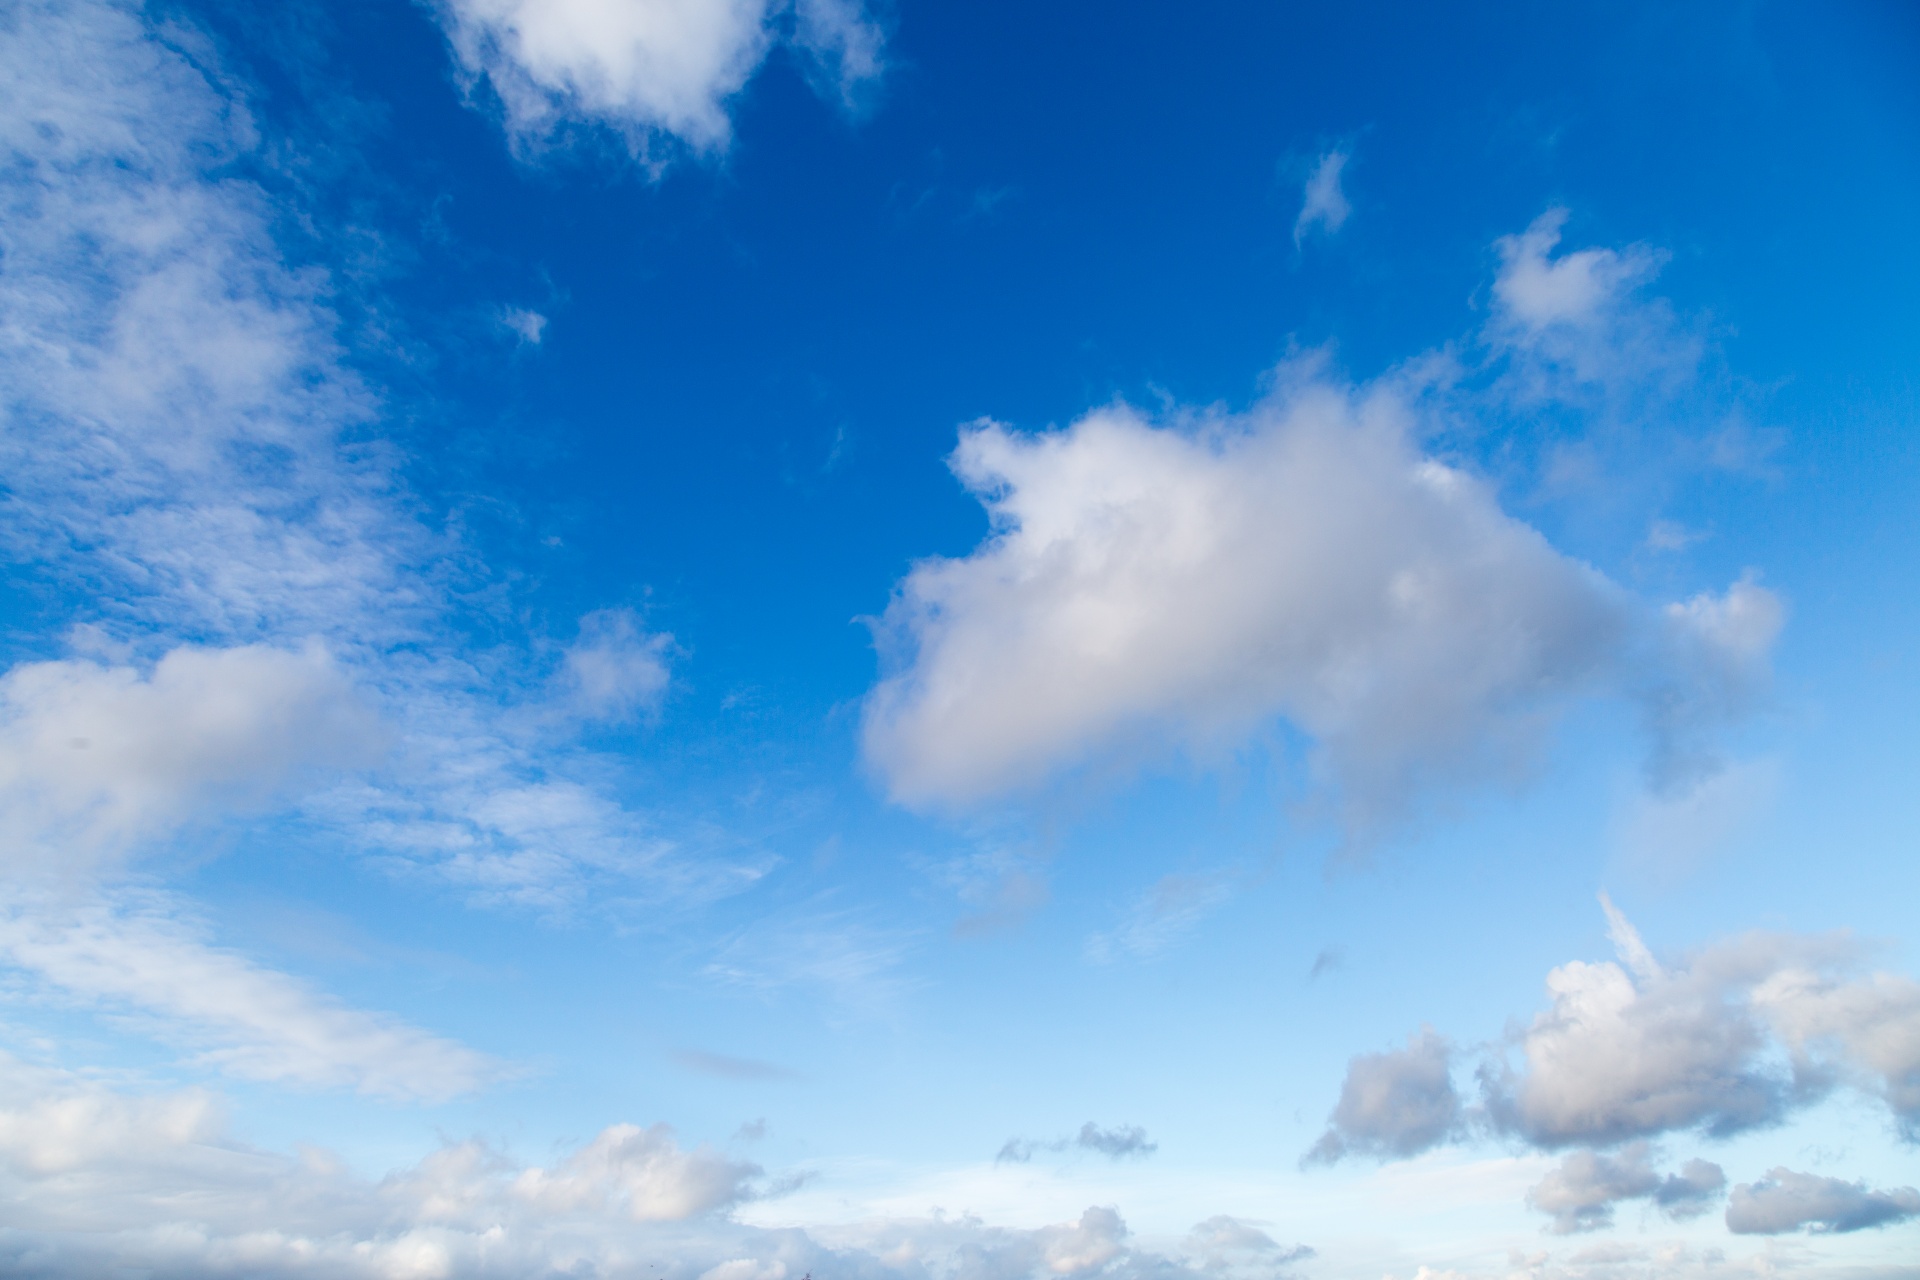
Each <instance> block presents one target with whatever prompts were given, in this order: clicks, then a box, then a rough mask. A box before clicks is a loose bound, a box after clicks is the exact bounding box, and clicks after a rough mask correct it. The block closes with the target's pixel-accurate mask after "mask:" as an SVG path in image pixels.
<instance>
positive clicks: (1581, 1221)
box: [1527, 1142, 1727, 1235]
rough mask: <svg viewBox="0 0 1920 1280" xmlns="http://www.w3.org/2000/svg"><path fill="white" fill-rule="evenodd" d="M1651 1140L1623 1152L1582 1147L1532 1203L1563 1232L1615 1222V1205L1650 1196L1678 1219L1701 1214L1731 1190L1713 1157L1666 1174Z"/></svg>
mask: <svg viewBox="0 0 1920 1280" xmlns="http://www.w3.org/2000/svg"><path fill="white" fill-rule="evenodd" d="M1653 1159H1654V1150H1653V1146H1652V1144H1651V1143H1647V1142H1630V1143H1628V1144H1627V1145H1626V1146H1624V1147H1622V1148H1621V1149H1620V1150H1619V1152H1617V1153H1615V1154H1612V1155H1608V1154H1604V1153H1602V1152H1598V1151H1576V1152H1573V1153H1572V1154H1571V1155H1568V1156H1567V1157H1566V1158H1565V1159H1564V1160H1562V1161H1561V1162H1560V1166H1559V1168H1557V1169H1555V1170H1554V1171H1553V1172H1551V1173H1549V1174H1548V1175H1547V1176H1546V1177H1545V1178H1543V1179H1541V1180H1540V1183H1539V1184H1538V1185H1537V1186H1535V1187H1534V1188H1533V1190H1531V1191H1529V1192H1528V1193H1527V1203H1528V1204H1530V1205H1532V1206H1533V1207H1534V1208H1535V1209H1538V1210H1539V1211H1540V1212H1542V1213H1545V1214H1549V1215H1551V1216H1552V1218H1553V1223H1552V1230H1553V1231H1554V1232H1556V1233H1557V1234H1560V1235H1567V1234H1571V1233H1573V1232H1578V1231H1597V1230H1599V1229H1600V1228H1602V1227H1607V1226H1611V1225H1612V1223H1613V1211H1614V1208H1615V1206H1617V1205H1619V1204H1621V1203H1623V1202H1625V1201H1631V1200H1645V1201H1648V1202H1650V1203H1652V1204H1654V1205H1656V1206H1658V1207H1659V1208H1660V1209H1661V1210H1662V1211H1664V1212H1665V1213H1666V1214H1667V1216H1668V1217H1671V1218H1677V1219H1686V1218H1697V1217H1699V1216H1701V1215H1702V1214H1704V1213H1706V1212H1707V1211H1708V1210H1709V1209H1711V1208H1712V1207H1713V1206H1714V1204H1715V1203H1716V1202H1718V1200H1719V1199H1720V1197H1721V1195H1722V1194H1723V1193H1724V1192H1725V1191H1726V1189H1727V1176H1726V1174H1725V1172H1724V1171H1722V1170H1721V1168H1720V1166H1719V1165H1717V1164H1714V1163H1712V1162H1711V1161H1707V1160H1698V1159H1695V1160H1689V1161H1687V1162H1686V1163H1685V1164H1684V1165H1682V1166H1681V1167H1680V1169H1679V1170H1678V1172H1675V1173H1669V1174H1666V1175H1665V1176H1662V1175H1661V1174H1660V1173H1659V1172H1658V1171H1656V1170H1655V1168H1654V1166H1653Z"/></svg>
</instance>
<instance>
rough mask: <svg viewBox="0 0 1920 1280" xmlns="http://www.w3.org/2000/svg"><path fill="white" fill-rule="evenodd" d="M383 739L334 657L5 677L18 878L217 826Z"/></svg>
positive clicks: (4, 729)
mask: <svg viewBox="0 0 1920 1280" xmlns="http://www.w3.org/2000/svg"><path fill="white" fill-rule="evenodd" d="M381 745H382V735H381V732H380V728H379V726H378V724H377V723H376V722H375V719H374V717H373V715H372V714H371V713H370V712H369V711H368V710H367V709H366V708H365V707H364V705H363V704H362V703H361V702H360V701H359V700H358V699H357V698H356V696H355V695H354V693H353V691H352V689H351V687H350V685H349V682H348V679H347V676H346V674H345V673H344V672H343V671H341V669H340V668H339V666H338V665H337V664H336V663H335V662H334V661H333V659H332V657H331V656H330V655H329V654H328V653H327V651H326V650H325V649H324V648H321V647H320V646H318V645H311V646H308V647H307V648H306V649H305V650H302V651H300V652H291V653H290V652H287V651H284V650H280V649H273V648H268V647H266V646H262V645H247V646H242V647H239V648H233V649H197V648H187V647H182V648H178V649H175V650H173V651H171V652H170V653H168V654H166V655H165V656H164V657H162V658H161V659H160V660H159V661H158V662H157V663H155V664H154V666H153V669H152V670H151V671H150V672H144V673H143V672H141V671H138V670H136V669H134V668H132V667H126V666H104V665H101V664H100V663H97V662H93V661H89V660H85V659H75V660H71V661H64V662H34V663H23V664H21V665H20V666H17V667H14V668H13V669H12V670H11V671H8V672H7V673H6V674H5V675H4V676H0V831H4V832H5V833H6V837H7V846H8V847H7V852H6V855H5V857H6V860H7V861H8V862H9V863H12V864H13V870H14V871H15V872H16V873H18V872H19V871H21V870H23V869H25V868H27V867H33V868H34V869H39V868H40V867H42V866H45V865H46V864H48V863H52V864H53V865H54V866H55V867H57V868H58V869H60V870H62V871H71V870H73V869H74V868H75V866H76V864H82V865H84V864H86V863H88V862H90V861H91V860H93V859H96V858H100V857H103V856H106V855H109V854H114V853H122V852H125V851H126V850H127V849H129V848H130V847H132V846H134V845H135V844H137V843H138V842H139V841H141V840H144V839H150V838H153V837H156V836H160V835H164V834H166V833H167V832H169V831H170V830H172V829H174V828H175V827H177V826H179V825H181V824H183V823H187V822H190V821H192V820H193V819H195V818H196V817H199V816H202V815H203V814H207V813H215V814H217V813H222V812H226V811H230V810H233V809H236V808H241V809H245V808H254V807H259V806H260V805H263V804H264V803H266V802H268V801H269V800H271V799H272V798H274V796H275V795H276V794H277V793H278V792H279V791H280V790H281V789H282V788H283V787H284V785H285V784H286V783H287V782H288V781H289V780H290V778H292V777H293V776H294V775H296V774H297V773H299V772H300V771H302V770H305V769H311V768H313V767H315V766H352V765H357V764H365V763H368V762H369V761H370V760H371V759H372V758H373V757H374V756H375V755H376V754H377V753H378V751H379V749H380V747H381Z"/></svg>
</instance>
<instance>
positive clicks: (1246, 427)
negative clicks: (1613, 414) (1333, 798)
mask: <svg viewBox="0 0 1920 1280" xmlns="http://www.w3.org/2000/svg"><path fill="white" fill-rule="evenodd" d="M952 465H953V468H954V471H955V472H956V474H957V475H958V476H959V477H960V479H961V480H962V481H963V482H964V483H965V484H966V485H967V487H968V488H969V489H970V490H971V491H972V492H973V493H974V494H975V495H976V496H978V497H979V499H980V500H981V502H982V503H983V504H984V505H985V506H986V508H987V510H988V513H989V516H990V517H991V520H992V524H993V532H992V534H991V535H990V536H989V538H988V539H987V541H985V542H984V543H983V544H982V545H981V546H980V547H979V548H978V549H976V550H975V551H974V552H973V553H972V554H971V555H969V556H966V557H964V558H961V559H930V560H926V561H922V562H921V563H919V564H918V565H916V566H915V567H914V568H913V570H912V572H911V573H909V574H908V576H907V577H906V579H905V580H904V581H902V582H901V583H900V585H899V587H898V589H897V592H896V595H895V598H894V600H893V602H892V604H891V605H890V606H889V608H888V610H887V612H886V615H885V617H884V618H883V619H882V620H881V623H880V624H879V628H878V638H879V641H880V644H881V649H882V654H883V657H884V658H885V659H886V661H887V663H888V666H889V673H888V674H887V675H886V676H885V678H884V679H883V680H882V681H881V682H880V683H879V684H878V685H877V686H876V688H875V689H874V690H873V691H872V693H871V694H870V695H869V697H868V700H867V704H866V708H865V721H864V726H863V744H864V749H865V754H866V757H867V759H868V761H869V762H870V764H871V765H872V767H873V768H875V769H876V770H877V771H878V772H879V773H880V774H881V776H882V777H884V779H885V780H886V782H887V784H888V787H889V789H890V791H891V793H892V795H893V796H894V797H895V798H896V799H898V800H901V801H903V802H906V803H909V804H921V805H926V804H945V805H964V804H968V803H974V802H978V801H981V800H983V799H986V798H989V797H992V796H995V795H998V794H1004V793H1008V792H1017V791H1020V790H1023V789H1031V788H1033V787H1035V786H1037V785H1038V784H1039V783H1040V782H1041V781H1042V780H1043V779H1046V778H1047V777H1049V776H1050V775H1053V774H1056V773H1058V772H1060V771H1062V770H1065V769H1069V768H1073V767H1076V766H1085V765H1088V764H1099V763H1102V762H1109V761H1112V760H1114V759H1116V758H1118V757H1124V756H1125V755H1126V754H1127V753H1129V752H1130V751H1131V752H1144V753H1151V752H1154V751H1157V750H1162V749H1164V744H1179V745H1184V746H1186V747H1188V748H1190V749H1200V750H1206V749H1209V748H1215V747H1218V746H1220V745H1223V744H1232V743H1237V742H1239V741H1241V740H1243V739H1244V738H1245V737H1247V736H1248V735H1250V734H1252V733H1255V732H1256V731H1258V730H1259V729H1260V728H1261V727H1262V726H1264V725H1266V724H1267V723H1269V722H1271V721H1273V720H1274V719H1276V718H1283V719H1285V720H1287V721H1289V722H1291V723H1292V724H1293V725H1295V726H1297V727H1298V728H1300V729H1302V730H1304V731H1305V732H1306V733H1307V734H1308V735H1310V736H1311V737H1312V738H1313V740H1314V741H1315V743H1316V750H1317V755H1316V768H1317V770H1318V772H1319V774H1320V775H1321V776H1322V777H1323V778H1324V779H1326V780H1328V781H1329V782H1331V783H1332V784H1333V786H1334V789H1335V791H1336V792H1337V794H1338V796H1339V797H1340V803H1341V805H1342V807H1343V811H1344V813H1345V815H1346V817H1347V819H1348V825H1349V829H1350V831H1356V832H1357V831H1364V830H1365V829H1367V828H1369V827H1377V826H1379V825H1382V824H1389V823H1391V822H1393V821H1395V820H1397V819H1399V818H1401V817H1404V816H1405V814H1406V812H1407V810H1408V809H1409V807H1410V806H1411V805H1412V804H1413V802H1414V800H1415V799H1416V797H1417V796H1418V795H1420V794H1421V793H1422V792H1424V791H1425V790H1427V789H1430V788H1431V787H1433V786H1435V785H1439V784H1448V783H1459V782H1463V781H1474V780H1478V779H1483V778H1485V777H1487V776H1489V775H1492V776H1501V775H1511V774H1512V773H1513V772H1514V771H1516V770H1523V769H1525V768H1526V767H1528V766H1529V765H1530V763H1531V762H1532V760H1533V759H1534V757H1535V755H1536V754H1537V751H1538V748H1539V745H1540V742H1541V739H1542V737H1543V736H1544V734H1545V731H1546V730H1547V729H1548V727H1549V726H1550V725H1551V724H1552V723H1553V720H1554V717H1555V715H1556V713H1557V712H1558V711H1559V709H1560V708H1561V707H1562V706H1564V705H1565V704H1566V703H1567V701H1568V700H1570V699H1572V698H1574V697H1577V696H1580V695H1588V694H1604V693H1609V692H1611V693H1614V694H1617V695H1621V696H1626V697H1630V698H1633V699H1636V700H1638V701H1640V702H1641V703H1642V704H1643V705H1645V706H1646V707H1647V708H1648V720H1649V722H1650V724H1651V725H1652V727H1653V728H1654V730H1655V731H1656V734H1658V735H1662V736H1663V741H1662V743H1661V745H1660V747H1659V750H1658V754H1659V755H1660V756H1661V757H1662V758H1664V757H1666V756H1673V757H1674V758H1680V757H1682V756H1685V758H1687V759H1688V760H1691V759H1692V758H1693V757H1692V755H1691V754H1689V753H1688V751H1687V750H1683V746H1685V744H1687V743H1691V742H1693V741H1694V740H1695V739H1698V738H1700V737H1702V736H1703V735H1704V734H1705V733H1706V732H1707V730H1708V729H1709V728H1710V727H1711V726H1712V725H1713V724H1714V723H1716V722H1717V721H1718V720H1720V719H1723V718H1725V716H1726V715H1729V714H1733V713H1735V711H1736V710H1737V706H1738V704H1737V703H1736V702H1735V701H1734V700H1733V699H1732V697H1731V694H1732V692H1733V691H1735V690H1741V689H1745V688H1746V687H1747V686H1746V685H1745V684H1744V683H1742V681H1744V680H1746V679H1747V678H1748V677H1747V674H1746V673H1747V672H1748V670H1749V668H1750V667H1751V666H1753V664H1754V645H1755V643H1756V642H1757V641H1759V640H1760V639H1761V638H1762V636H1763V631H1764V629H1763V628H1762V627H1761V626H1760V624H1759V621H1757V620H1756V619H1758V617H1759V615H1762V614H1764V613H1765V607H1764V605H1763V604H1762V602H1763V601H1766V600H1770V599H1771V597H1770V596H1768V595H1767V593H1766V592H1765V591H1764V589H1762V588H1760V587H1758V586H1755V585H1753V584H1752V583H1750V582H1745V583H1742V584H1740V585H1738V586H1736V587H1735V588H1734V589H1733V592H1732V593H1731V594H1730V595H1729V596H1728V597H1726V598H1725V599H1724V600H1722V598H1720V597H1703V598H1702V599H1701V600H1700V601H1698V602H1694V603H1690V604H1689V605H1687V606H1684V607H1683V608H1682V610H1681V611H1679V612H1677V613H1673V614H1668V615H1661V614H1659V613H1658V612H1657V611H1655V610H1653V609H1650V608H1647V607H1644V606H1641V605H1640V604H1638V603H1637V602H1636V601H1634V600H1633V599H1631V598H1630V597H1629V596H1628V595H1627V594H1626V593H1625V592H1624V591H1622V590H1621V589H1620V588H1618V587H1617V586H1615V585H1614V584H1613V583H1611V582H1609V581H1608V580H1607V579H1605V578H1604V577H1602V576H1601V575H1600V574H1599V573H1598V572H1596V571H1595V570H1593V569H1592V568H1590V567H1588V566H1586V565H1584V564H1581V563H1579V562H1578V561H1575V560H1573V559H1570V558H1569V557H1566V556H1564V555H1561V554H1560V553H1559V552H1557V551H1555V550H1554V549H1553V547H1552V546H1550V545H1549V544H1548V543H1547V541H1546V540H1545V539H1544V538H1543V537H1541V536H1540V534H1539V533H1538V532H1537V531H1536V530H1534V529H1532V528H1530V527H1529V526H1527V525H1525V524H1523V523H1521V522H1520V521H1518V520H1515V519H1513V518H1512V517H1510V516H1508V515H1507V514H1506V513H1504V512H1503V511H1502V510H1501V509H1500V506H1499V504H1498V502H1497V501H1496V499H1495V496H1494V494H1493V492H1492V491H1491V490H1490V489H1489V487H1488V486H1487V485H1486V484H1484V483H1483V482H1482V481H1480V480H1479V479H1477V478H1476V477H1474V476H1472V475H1470V474H1468V473H1466V472H1464V471H1461V470H1459V469H1457V468H1455V467H1451V466H1448V465H1446V464H1445V463H1443V462H1441V461H1440V460H1438V459H1436V458H1434V457H1431V456H1427V455H1424V454H1423V453H1422V452H1421V451H1420V450H1419V449H1418V448H1417V447H1416V445H1415V443H1414V440H1413V438H1412V434H1411V415H1410V412H1409V410H1408V409H1407V408H1406V407H1405V406H1404V405H1403V404H1402V403H1401V402H1400V401H1399V400H1398V399H1397V398H1396V397H1395V395H1394V394H1393V393H1392V392H1391V391H1389V390H1386V389H1382V388H1375V389H1373V390H1370V391H1368V392H1366V393H1364V394H1361V393H1355V392H1352V391H1349V390H1346V389H1342V388H1338V387H1334V386H1331V385H1328V384H1326V383H1325V382H1322V381H1316V380H1313V379H1311V378H1309V379H1307V380H1306V381H1304V382H1302V383H1298V384H1294V385H1289V386H1287V387H1284V388H1283V389H1282V390H1281V391H1280V392H1278V393H1276V395H1275V396H1274V397H1272V398H1271V399H1269V400H1268V401H1266V402H1264V403H1262V404H1260V405H1258V406H1256V407H1255V408H1254V409H1253V410H1251V411H1250V412H1248V413H1246V414H1244V415H1225V416H1213V417H1204V418H1201V419H1198V420H1191V419H1187V420H1177V421H1175V422H1173V423H1171V424H1168V425H1159V424H1155V423H1153V422H1151V421H1149V420H1147V419H1146V418H1144V417H1143V416H1142V415H1141V414H1139V413H1138V412H1136V411H1135V410H1133V409H1131V408H1129V407H1127V406H1124V405H1121V406H1114V407H1110V408H1106V409H1100V410H1096V411H1095V412H1093V413H1090V414H1088V415H1087V416H1086V417H1084V418H1082V419H1081V420H1080V421H1078V422H1076V423H1074V424H1073V425H1072V426H1071V427H1069V428H1068V429H1066V430H1064V431H1058V432H1052V433H1048V434H1044V435H1022V434H1018V433H1015V432H1013V431H1010V430H1008V429H1007V428H1005V427H1002V426H1000V425H998V424H994V423H984V424H978V425H975V426H973V427H970V428H968V429H967V430H966V431H965V432H964V433H963V434H962V436H961V440H960V445H959V448H958V449H957V450H956V451H955V453H954V456H953V460H952ZM1750 614H1751V615H1753V616H1752V617H1749V615H1750ZM1736 617H1737V618H1739V619H1740V621H1739V622H1737V623H1736V622H1735V621H1733V619H1735V618H1736ZM1774 617H1775V619H1776V621H1777V611H1776V613H1775V614H1774ZM1716 664H1718V665H1716ZM1722 666H1726V667H1734V668H1738V674H1735V673H1732V672H1723V671H1722V670H1721V669H1720V668H1721V667H1722ZM1667 735H1685V738H1684V742H1683V743H1682V745H1678V746H1669V745H1667V744H1666V743H1665V742H1664V736H1667Z"/></svg>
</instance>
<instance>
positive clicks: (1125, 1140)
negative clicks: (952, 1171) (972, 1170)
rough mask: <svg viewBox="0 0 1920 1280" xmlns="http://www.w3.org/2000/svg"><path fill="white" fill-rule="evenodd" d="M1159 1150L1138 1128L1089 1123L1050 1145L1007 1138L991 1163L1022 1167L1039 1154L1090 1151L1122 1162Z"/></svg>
mask: <svg viewBox="0 0 1920 1280" xmlns="http://www.w3.org/2000/svg"><path fill="white" fill-rule="evenodd" d="M1159 1149H1160V1144H1159V1143H1157V1142H1154V1141H1151V1140H1150V1139H1148V1137H1147V1131H1146V1130H1145V1129H1142V1128H1141V1127H1140V1126H1139V1125H1132V1124H1129V1125H1120V1126H1118V1127H1116V1128H1112V1129H1102V1128H1101V1127H1100V1126H1099V1125H1097V1124H1095V1123H1094V1122H1093V1121H1091V1120H1089V1121H1087V1122H1086V1123H1085V1124H1083V1125H1081V1126H1080V1132H1078V1133H1076V1134H1074V1135H1073V1136H1072V1137H1068V1138H1054V1139H1052V1140H1051V1141H1040V1140H1037V1139H1034V1138H1009V1139H1007V1141H1006V1143H1005V1145H1003V1146H1002V1147H1001V1148H1000V1153H999V1154H998V1155H996V1156H995V1157H994V1158H993V1159H994V1163H995V1164H999V1163H1002V1162H1004V1161H1013V1162H1015V1163H1018V1164H1025V1163H1026V1162H1027V1161H1029V1160H1031V1159H1033V1157H1034V1155H1035V1154H1036V1153H1037V1152H1041V1151H1055V1152H1059V1151H1093V1152H1098V1153H1099V1154H1100V1155H1103V1156H1106V1157H1108V1158H1109V1159H1113V1160H1124V1159H1126V1158H1127V1157H1129V1156H1150V1155H1152V1154H1153V1153H1154V1152H1156V1151H1158V1150H1159Z"/></svg>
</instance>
